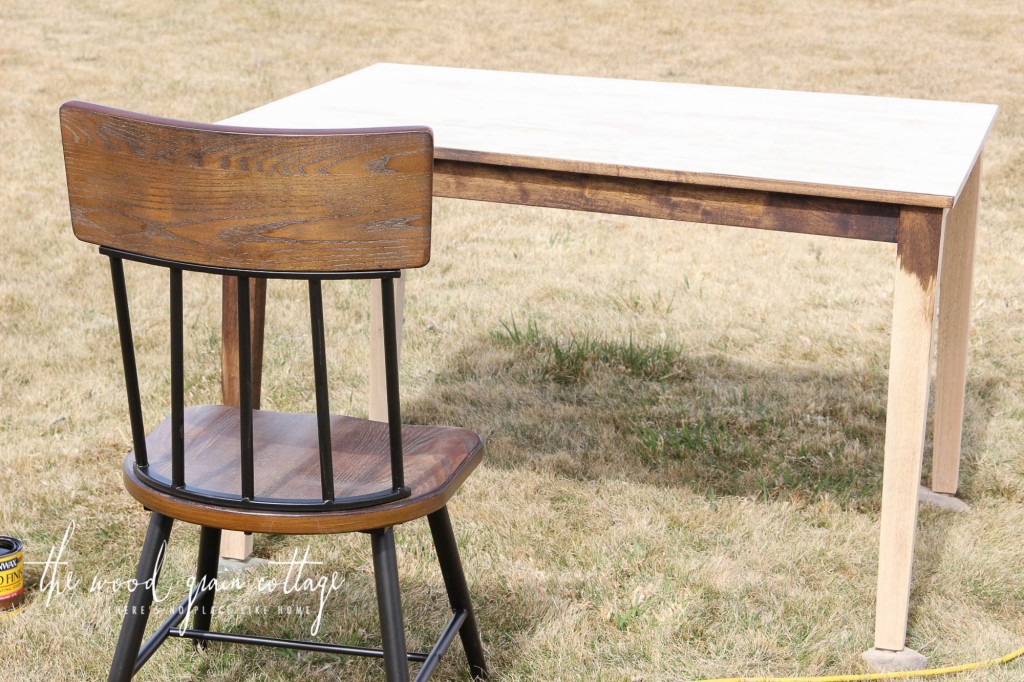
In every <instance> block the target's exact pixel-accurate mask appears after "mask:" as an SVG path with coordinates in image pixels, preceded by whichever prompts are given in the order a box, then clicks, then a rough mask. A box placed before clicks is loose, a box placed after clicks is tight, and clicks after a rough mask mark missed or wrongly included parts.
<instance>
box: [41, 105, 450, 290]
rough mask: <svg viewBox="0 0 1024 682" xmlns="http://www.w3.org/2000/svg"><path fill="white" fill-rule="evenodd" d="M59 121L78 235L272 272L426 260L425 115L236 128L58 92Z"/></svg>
mask: <svg viewBox="0 0 1024 682" xmlns="http://www.w3.org/2000/svg"><path fill="white" fill-rule="evenodd" d="M61 133H62V136H63V140H64V159H65V168H66V171H67V181H68V194H69V197H70V201H71V222H72V225H73V227H74V230H75V235H76V236H77V237H78V238H79V239H81V240H83V241H87V242H91V243H94V244H99V245H101V246H108V247H112V248H117V249H121V250H124V251H129V252H132V253H137V254H142V255H146V256H153V257H157V258H164V259H167V260H173V261H179V262H184V263H194V264H198V265H207V266H214V267H224V268H242V269H253V270H266V271H281V272H303V271H305V272H309V271H332V272H338V271H352V270H384V269H400V268H415V267H420V266H423V265H425V264H426V263H427V261H428V260H429V257H430V212H431V179H432V173H431V162H432V158H433V147H432V141H431V135H430V131H429V129H426V128H423V127H409V128H403V129H397V130H396V129H392V130H388V129H372V130H357V131H340V130H326V131H301V132H296V131H277V130H242V129H238V128H231V127H226V126H216V125H201V124H191V123H185V122H180V121H171V120H167V119H157V118H153V117H147V116H140V115H137V114H131V113H129V112H122V111H118V110H114V109H107V108H104V107H97V106H94V105H87V104H82V103H78V102H69V103H67V104H65V105H64V106H63V107H61Z"/></svg>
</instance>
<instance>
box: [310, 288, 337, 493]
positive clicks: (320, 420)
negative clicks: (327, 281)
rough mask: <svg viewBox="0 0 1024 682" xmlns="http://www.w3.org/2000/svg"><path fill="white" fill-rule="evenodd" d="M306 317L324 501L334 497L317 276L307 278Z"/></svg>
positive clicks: (321, 318) (320, 306) (322, 302)
mask: <svg viewBox="0 0 1024 682" xmlns="http://www.w3.org/2000/svg"><path fill="white" fill-rule="evenodd" d="M309 319H310V326H311V327H312V330H311V331H312V336H313V383H314V385H315V387H316V430H317V438H318V440H319V444H320V490H321V492H322V493H323V498H324V502H333V501H334V461H333V459H332V454H331V453H332V449H333V448H332V446H331V406H330V397H329V394H328V392H327V349H326V342H325V340H324V297H323V289H322V286H321V284H320V280H318V279H311V280H309Z"/></svg>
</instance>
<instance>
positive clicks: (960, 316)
mask: <svg viewBox="0 0 1024 682" xmlns="http://www.w3.org/2000/svg"><path fill="white" fill-rule="evenodd" d="M980 176H981V159H980V158H979V159H978V161H977V162H976V163H975V164H974V170H973V171H971V174H970V176H969V177H968V178H967V183H966V184H965V185H964V189H963V192H962V193H961V194H960V199H959V200H958V201H957V202H956V206H954V207H953V208H952V209H951V210H950V211H949V214H948V215H947V216H946V227H945V234H944V236H943V242H942V266H941V270H940V271H939V340H938V368H937V370H936V373H935V431H934V434H935V437H934V445H933V447H932V491H933V492H936V493H944V494H946V495H953V494H955V493H956V491H957V488H958V487H959V485H960V437H961V434H962V431H963V420H964V392H965V389H966V385H967V337H968V335H969V333H970V324H971V284H972V275H973V270H974V237H975V233H976V231H977V222H978V194H979V192H978V189H979V178H980Z"/></svg>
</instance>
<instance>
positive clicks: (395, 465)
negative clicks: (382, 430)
mask: <svg viewBox="0 0 1024 682" xmlns="http://www.w3.org/2000/svg"><path fill="white" fill-rule="evenodd" d="M380 293H381V296H380V304H381V314H382V315H383V317H384V381H385V385H386V388H387V399H388V438H389V441H390V444H391V485H392V486H393V487H394V488H395V489H398V488H402V487H404V486H405V467H404V464H403V462H402V408H401V405H400V404H399V397H398V330H397V325H396V324H395V282H394V280H393V279H391V278H383V279H381V281H380Z"/></svg>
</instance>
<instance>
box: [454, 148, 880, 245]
mask: <svg viewBox="0 0 1024 682" xmlns="http://www.w3.org/2000/svg"><path fill="white" fill-rule="evenodd" d="M434 193H435V194H436V195H437V196H442V197H456V198H460V199H475V200H478V201H495V202H500V203H506V204H528V205H530V206H544V207H547V208H566V209H574V210H581V211H596V212H598V213H612V214H618V215H631V216H640V217H645V218H661V219H665V220H683V221H687V222H695V223H714V224H720V225H736V226H739V227H754V228H758V229H762V230H781V231H785V232H800V233H803V234H818V235H827V236H831V237H846V238H850V239H869V240H873V241H882V242H894V241H896V224H897V218H898V216H899V207H898V206H893V205H892V204H884V203H878V202H863V201H850V200H845V199H831V198H822V197H807V196H799V195H793V194H779V193H772V192H764V191H759V190H743V189H728V188H725V189H723V188H720V187H710V186H706V185H687V184H680V183H673V182H665V181H658V180H637V179H635V178H616V177H606V176H599V175H591V174H585V173H566V172H561V171H548V170H536V169H530V168H515V167H510V166H494V165H488V164H480V163H459V162H455V161H447V160H444V159H438V160H437V161H435V162H434Z"/></svg>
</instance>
